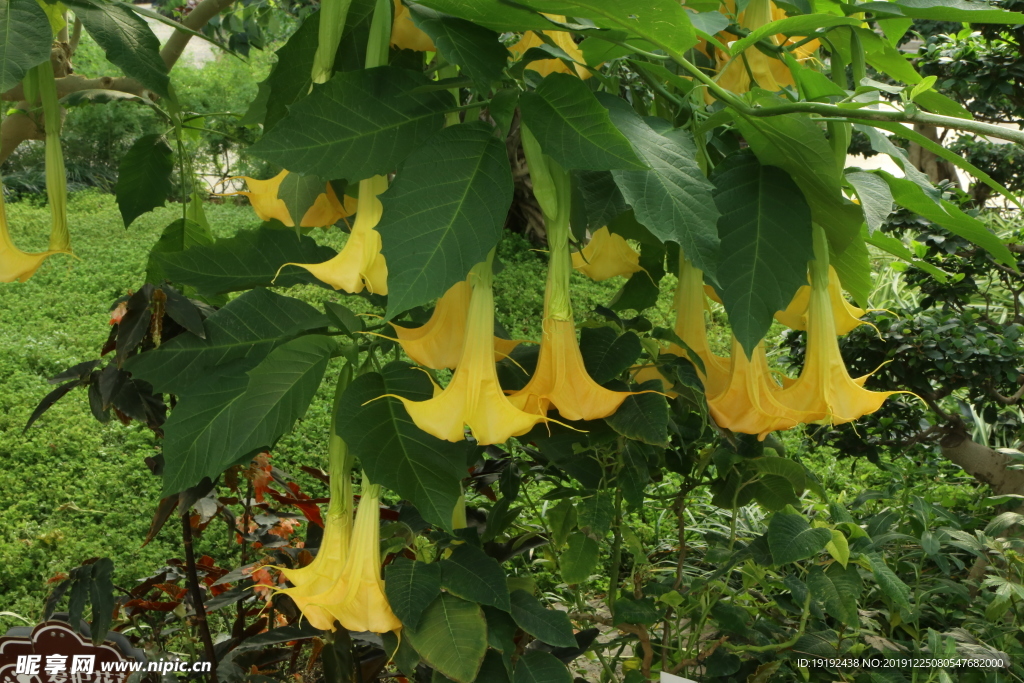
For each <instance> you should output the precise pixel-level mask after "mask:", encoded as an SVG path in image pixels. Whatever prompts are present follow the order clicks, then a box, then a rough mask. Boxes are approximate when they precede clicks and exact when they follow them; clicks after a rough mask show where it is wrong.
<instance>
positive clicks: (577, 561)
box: [558, 531, 601, 585]
mask: <svg viewBox="0 0 1024 683" xmlns="http://www.w3.org/2000/svg"><path fill="white" fill-rule="evenodd" d="M600 552H601V549H600V547H599V546H598V545H597V541H595V540H594V539H593V538H591V537H590V536H588V535H587V534H584V533H582V532H579V531H577V532H574V533H571V534H569V540H568V541H567V543H566V546H565V550H563V551H562V554H561V555H559V556H558V564H559V566H560V567H561V569H562V580H563V581H565V582H566V583H568V584H570V585H574V584H577V583H585V582H586V581H587V580H588V579H590V576H591V574H593V573H594V570H596V569H597V561H598V559H599V555H600Z"/></svg>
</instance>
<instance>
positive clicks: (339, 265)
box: [278, 175, 388, 295]
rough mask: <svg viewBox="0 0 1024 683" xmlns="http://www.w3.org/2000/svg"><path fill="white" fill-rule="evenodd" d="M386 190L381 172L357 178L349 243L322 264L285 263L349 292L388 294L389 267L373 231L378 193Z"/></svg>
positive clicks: (377, 214)
mask: <svg viewBox="0 0 1024 683" xmlns="http://www.w3.org/2000/svg"><path fill="white" fill-rule="evenodd" d="M386 189H388V179H387V178H386V177H385V176H382V175H378V176H373V177H372V178H367V179H366V180H361V181H359V211H358V212H356V219H355V221H354V222H353V224H352V232H351V234H349V237H348V242H347V243H346V244H345V248H344V249H342V250H341V251H340V252H338V255H337V256H335V257H334V258H332V259H330V260H328V261H324V262H323V263H286V264H284V265H285V266H299V267H301V268H305V269H306V270H308V271H309V272H310V273H312V274H313V276H314V277H316V278H317V279H318V280H321V281H323V282H326V283H327V284H329V285H330V286H331V287H334V289H341V290H344V291H346V292H349V293H350V294H358V293H359V292H361V291H363V288H364V287H365V288H366V289H367V290H369V292H370V293H371V294H381V295H384V294H387V293H388V266H387V262H386V261H385V259H384V255H383V254H381V253H380V248H381V239H380V233H379V232H377V231H376V230H374V228H375V227H376V225H377V223H379V222H380V217H381V215H382V213H383V211H384V207H383V206H382V205H381V203H380V199H378V198H377V195H379V194H381V193H382V192H384V191H385V190H386ZM283 267H284V266H282V268H283ZM278 272H280V270H279V271H278Z"/></svg>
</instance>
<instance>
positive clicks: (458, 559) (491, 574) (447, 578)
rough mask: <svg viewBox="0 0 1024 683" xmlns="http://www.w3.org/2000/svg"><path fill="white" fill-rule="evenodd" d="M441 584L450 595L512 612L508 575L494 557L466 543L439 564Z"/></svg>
mask: <svg viewBox="0 0 1024 683" xmlns="http://www.w3.org/2000/svg"><path fill="white" fill-rule="evenodd" d="M440 565H441V572H442V573H441V585H442V586H443V587H444V589H445V590H447V591H448V592H449V593H452V594H454V595H458V596H459V597H460V598H465V599H466V600H470V601H471V602H476V603H479V604H481V605H491V606H492V607H497V608H498V609H500V610H504V611H506V612H507V611H509V610H510V609H511V608H512V606H511V604H509V599H508V586H507V585H506V578H505V572H504V571H503V570H502V568H501V565H500V564H498V561H497V560H495V559H494V558H493V557H490V556H488V555H487V554H486V553H484V551H483V550H481V549H480V548H478V547H476V546H474V545H469V544H463V545H460V546H457V547H456V548H455V549H454V550H452V554H451V555H450V556H449V557H448V558H447V559H445V560H442V561H441V562H440Z"/></svg>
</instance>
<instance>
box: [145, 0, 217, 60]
mask: <svg viewBox="0 0 1024 683" xmlns="http://www.w3.org/2000/svg"><path fill="white" fill-rule="evenodd" d="M234 1H235V0H203V1H202V2H200V3H199V4H198V5H196V7H195V9H193V10H192V11H191V12H189V13H188V16H187V17H185V19H184V21H182V22H181V23H182V25H183V26H185V28H190V29H192V30H193V31H198V30H199V29H201V28H203V27H204V26H206V24H207V23H209V21H210V19H213V18H214V17H215V16H217V15H218V14H220V13H221V12H223V11H224V10H225V9H227V8H228V7H229V6H230V5H231V4H232V3H233V2H234ZM190 40H192V34H190V33H187V32H185V31H175V32H174V33H172V34H171V37H170V38H168V39H167V42H166V43H165V44H164V46H163V48H161V50H160V57H161V58H162V59H163V60H164V64H166V65H167V68H168V69H170V68H171V67H172V66H174V64H175V63H176V62H177V61H178V59H179V58H180V57H181V54H182V53H183V52H184V51H185V46H186V45H188V41H190Z"/></svg>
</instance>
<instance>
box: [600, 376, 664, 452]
mask: <svg viewBox="0 0 1024 683" xmlns="http://www.w3.org/2000/svg"><path fill="white" fill-rule="evenodd" d="M662 388H663V387H662V384H661V380H658V379H652V380H649V381H647V382H644V383H643V384H641V385H640V386H639V387H638V389H637V390H638V391H640V392H644V393H638V394H634V395H633V396H628V397H627V398H626V400H625V401H623V402H622V405H621V406H620V407H619V409H618V410H617V411H615V413H614V414H613V415H611V416H610V417H607V418H605V422H607V423H608V425H609V426H610V427H611V428H612V429H614V430H615V431H616V432H618V433H619V434H621V435H622V436H624V437H626V438H628V439H636V440H637V441H642V442H644V443H649V444H651V445H654V446H664V445H665V444H667V443H668V420H669V414H668V402H667V401H666V400H665V397H664V396H663V395H662V394H661V391H662Z"/></svg>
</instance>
